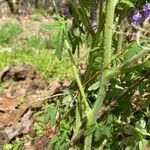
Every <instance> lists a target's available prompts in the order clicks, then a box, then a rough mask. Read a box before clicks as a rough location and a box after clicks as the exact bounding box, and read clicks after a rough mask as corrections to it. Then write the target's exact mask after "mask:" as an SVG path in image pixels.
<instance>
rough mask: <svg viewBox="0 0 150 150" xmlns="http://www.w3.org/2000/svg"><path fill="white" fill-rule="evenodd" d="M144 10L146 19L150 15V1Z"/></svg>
mask: <svg viewBox="0 0 150 150" xmlns="http://www.w3.org/2000/svg"><path fill="white" fill-rule="evenodd" d="M143 12H144V19H145V20H146V19H147V18H148V17H150V3H148V4H146V5H145V6H144V8H143Z"/></svg>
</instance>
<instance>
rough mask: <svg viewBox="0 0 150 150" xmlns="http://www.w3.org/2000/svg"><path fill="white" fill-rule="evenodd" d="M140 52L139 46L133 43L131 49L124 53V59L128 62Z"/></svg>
mask: <svg viewBox="0 0 150 150" xmlns="http://www.w3.org/2000/svg"><path fill="white" fill-rule="evenodd" d="M142 50H143V48H142V47H141V46H140V45H138V43H133V44H132V45H131V47H130V48H129V49H128V51H127V52H126V53H125V55H124V59H125V60H129V59H131V58H133V57H134V56H135V55H137V54H138V53H140V52H141V51H142Z"/></svg>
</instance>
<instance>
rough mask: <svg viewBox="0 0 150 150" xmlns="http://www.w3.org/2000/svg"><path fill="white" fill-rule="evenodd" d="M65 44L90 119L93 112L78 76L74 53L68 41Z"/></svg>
mask: <svg viewBox="0 0 150 150" xmlns="http://www.w3.org/2000/svg"><path fill="white" fill-rule="evenodd" d="M65 44H66V47H67V50H68V53H69V57H70V60H71V62H72V68H73V71H74V75H75V80H76V82H77V84H78V87H79V91H80V94H81V97H82V101H83V103H84V105H85V109H86V115H87V117H88V116H89V113H90V112H91V108H90V105H89V103H88V101H87V98H86V94H85V92H84V88H83V86H82V82H81V79H80V76H79V74H78V69H77V67H76V65H75V62H74V59H73V56H72V53H71V51H70V45H69V43H68V42H67V41H65Z"/></svg>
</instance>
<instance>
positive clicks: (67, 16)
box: [63, 7, 72, 19]
mask: <svg viewBox="0 0 150 150" xmlns="http://www.w3.org/2000/svg"><path fill="white" fill-rule="evenodd" d="M63 15H64V16H65V17H66V18H67V19H71V17H72V15H71V13H70V10H69V8H68V7H65V8H64V10H63Z"/></svg>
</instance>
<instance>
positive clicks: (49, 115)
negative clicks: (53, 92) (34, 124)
mask: <svg viewBox="0 0 150 150" xmlns="http://www.w3.org/2000/svg"><path fill="white" fill-rule="evenodd" d="M45 113H46V114H45V115H44V121H45V122H46V123H48V122H49V121H50V124H51V125H52V126H54V125H55V124H56V115H57V107H56V106H55V105H54V104H51V105H50V106H49V107H48V108H47V109H46V110H45Z"/></svg>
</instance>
